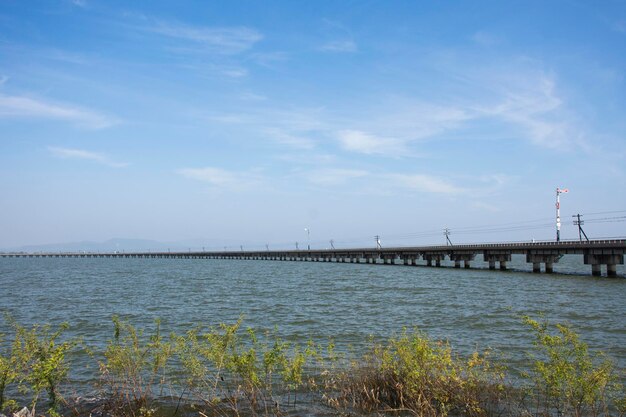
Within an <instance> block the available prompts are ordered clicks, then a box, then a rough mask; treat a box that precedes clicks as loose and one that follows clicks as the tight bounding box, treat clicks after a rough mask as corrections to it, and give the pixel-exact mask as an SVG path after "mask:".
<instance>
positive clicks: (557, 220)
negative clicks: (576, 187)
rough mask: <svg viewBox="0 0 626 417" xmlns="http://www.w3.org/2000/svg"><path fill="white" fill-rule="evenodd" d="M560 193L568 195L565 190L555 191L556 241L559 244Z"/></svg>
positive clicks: (558, 189) (567, 191)
mask: <svg viewBox="0 0 626 417" xmlns="http://www.w3.org/2000/svg"><path fill="white" fill-rule="evenodd" d="M561 193H569V190H568V189H567V188H558V187H557V189H556V241H557V242H559V241H560V240H561V202H560V199H559V196H560V195H561Z"/></svg>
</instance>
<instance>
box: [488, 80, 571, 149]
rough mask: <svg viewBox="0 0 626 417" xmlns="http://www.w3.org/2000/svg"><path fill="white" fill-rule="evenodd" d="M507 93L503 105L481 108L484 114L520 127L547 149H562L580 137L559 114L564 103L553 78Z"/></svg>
mask: <svg viewBox="0 0 626 417" xmlns="http://www.w3.org/2000/svg"><path fill="white" fill-rule="evenodd" d="M503 94H504V97H503V99H502V101H501V102H500V103H498V104H496V105H494V106H491V107H483V108H480V109H479V111H480V113H481V114H482V115H483V116H485V117H491V118H496V119H500V120H503V121H505V122H507V123H510V124H514V125H518V126H519V127H521V128H522V129H523V130H524V132H525V134H526V136H527V137H528V138H529V139H530V140H531V141H532V142H533V143H535V144H536V145H540V146H543V147H548V148H558V147H562V146H564V145H566V144H567V143H569V142H572V138H573V137H576V136H578V134H576V135H574V136H572V134H573V133H574V129H573V128H572V127H571V123H570V122H569V121H567V120H566V119H565V118H564V117H561V116H560V115H559V114H558V113H557V111H558V110H559V109H560V108H561V107H562V103H563V102H562V100H561V99H560V98H559V97H558V96H557V94H556V93H555V85H554V81H552V80H551V79H550V78H548V77H541V78H539V79H537V80H535V81H534V82H533V83H532V84H531V85H529V86H527V87H526V88H517V89H508V88H505V91H504V93H503Z"/></svg>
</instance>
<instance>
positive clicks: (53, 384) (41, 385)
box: [9, 321, 77, 415]
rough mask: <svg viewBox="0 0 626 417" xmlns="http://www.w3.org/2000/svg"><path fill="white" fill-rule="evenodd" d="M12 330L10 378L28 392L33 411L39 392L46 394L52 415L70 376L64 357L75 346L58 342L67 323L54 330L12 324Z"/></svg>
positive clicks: (70, 341)
mask: <svg viewBox="0 0 626 417" xmlns="http://www.w3.org/2000/svg"><path fill="white" fill-rule="evenodd" d="M12 326H13V329H14V330H15V341H14V343H13V348H12V355H11V360H10V361H9V364H10V366H14V367H15V368H14V371H13V373H12V374H11V375H10V377H11V379H13V380H15V379H17V380H18V382H19V385H20V388H21V390H22V391H24V392H26V391H28V392H31V394H32V401H31V406H32V407H33V408H35V406H36V405H37V402H38V400H39V396H40V394H41V392H42V391H45V392H46V393H47V395H48V407H49V410H48V411H49V413H50V414H51V415H55V414H57V413H58V411H59V407H60V405H61V403H62V401H63V397H62V396H61V393H60V387H61V384H62V383H63V382H64V381H65V380H66V379H67V374H68V372H69V366H70V365H69V363H68V360H67V354H68V352H69V351H70V350H71V349H72V348H73V347H74V346H76V344H77V340H67V341H64V342H59V340H58V339H59V338H60V337H61V336H62V334H63V333H64V332H65V331H66V330H67V329H68V328H69V325H68V324H67V323H62V324H61V325H60V326H59V327H58V329H56V330H53V329H52V328H51V326H48V325H45V326H39V325H34V326H33V327H32V328H30V329H27V328H25V327H23V326H20V325H19V324H17V323H16V322H14V321H13V322H12Z"/></svg>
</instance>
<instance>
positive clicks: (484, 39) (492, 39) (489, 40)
mask: <svg viewBox="0 0 626 417" xmlns="http://www.w3.org/2000/svg"><path fill="white" fill-rule="evenodd" d="M472 40H473V41H474V42H476V43H477V44H479V45H482V46H494V45H497V44H499V43H500V42H501V40H500V38H498V37H497V36H495V35H493V34H491V33H488V32H484V31H478V32H476V33H474V35H472Z"/></svg>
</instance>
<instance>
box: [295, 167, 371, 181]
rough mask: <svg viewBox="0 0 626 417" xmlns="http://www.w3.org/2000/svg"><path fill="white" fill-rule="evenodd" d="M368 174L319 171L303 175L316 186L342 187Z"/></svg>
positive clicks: (348, 170)
mask: <svg viewBox="0 0 626 417" xmlns="http://www.w3.org/2000/svg"><path fill="white" fill-rule="evenodd" d="M368 175H369V173H368V172H367V171H364V170H358V169H334V168H329V169H319V170H315V171H310V172H308V173H306V174H305V177H306V179H307V180H308V181H309V182H311V183H313V184H317V185H342V184H345V183H347V182H348V181H350V180H353V179H356V178H363V177H366V176H368Z"/></svg>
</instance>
